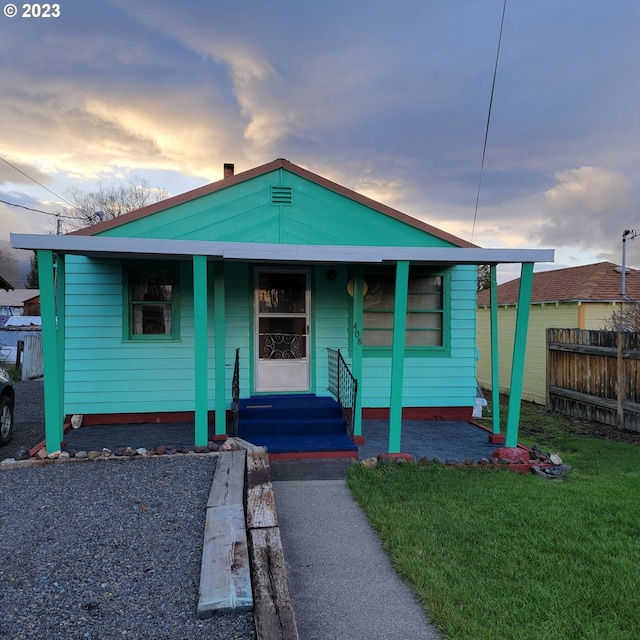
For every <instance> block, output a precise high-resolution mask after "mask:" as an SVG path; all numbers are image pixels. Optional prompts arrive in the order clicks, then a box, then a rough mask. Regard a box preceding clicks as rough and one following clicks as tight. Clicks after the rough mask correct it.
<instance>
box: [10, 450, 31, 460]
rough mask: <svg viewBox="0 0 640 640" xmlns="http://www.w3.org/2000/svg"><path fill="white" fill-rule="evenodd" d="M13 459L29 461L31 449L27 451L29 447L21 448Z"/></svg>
mask: <svg viewBox="0 0 640 640" xmlns="http://www.w3.org/2000/svg"><path fill="white" fill-rule="evenodd" d="M13 457H14V459H15V460H28V459H29V449H27V447H20V448H19V449H18V450H17V451H16V453H15V455H14V456H13Z"/></svg>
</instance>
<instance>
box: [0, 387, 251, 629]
mask: <svg viewBox="0 0 640 640" xmlns="http://www.w3.org/2000/svg"><path fill="white" fill-rule="evenodd" d="M16 390H17V393H18V399H17V402H16V422H17V424H16V436H15V437H14V441H12V442H11V443H10V445H9V447H14V446H15V448H16V449H17V448H18V446H20V445H25V446H33V445H34V444H36V443H37V442H39V441H40V440H41V439H42V436H43V426H42V423H43V420H42V413H41V411H42V409H41V408H40V409H39V410H38V409H37V408H36V406H35V405H36V404H37V402H36V399H39V401H40V404H41V400H42V383H41V382H38V381H35V382H31V381H30V382H21V383H18V385H17V389H16ZM38 392H39V396H38V395H37V394H38ZM38 411H40V414H39V415H38ZM6 448H7V447H5V448H4V449H6ZM0 451H2V454H3V456H2V457H12V455H11V454H10V453H9V454H8V455H6V454H5V451H4V450H0ZM215 464H216V456H214V455H209V456H196V455H190V456H186V455H174V456H154V457H152V458H138V459H136V458H134V459H114V460H108V461H67V462H48V463H35V464H33V463H32V464H29V465H27V466H19V467H13V466H11V467H9V468H2V469H0V544H1V545H2V547H1V549H2V562H0V611H2V615H1V616H0V637H1V638H7V639H12V640H19V639H20V640H21V639H23V638H24V639H29V640H31V639H34V638H37V639H39V638H43V639H44V638H46V639H47V640H57V639H62V638H64V639H65V640H67V639H69V640H74V639H76V638H78V639H80V638H82V639H85V638H90V639H100V640H111V639H114V640H115V639H116V638H118V639H119V640H122V638H153V639H154V640H169V639H176V640H177V639H179V640H183V639H184V638H193V639H196V640H197V639H200V638H207V639H220V640H223V639H224V640H249V639H252V638H254V637H255V634H254V625H253V615H252V614H251V613H248V614H237V615H225V616H219V617H216V618H210V619H207V620H198V619H197V618H196V616H195V612H196V607H197V602H198V587H199V581H200V561H201V554H202V540H203V533H204V518H205V508H206V502H207V497H208V493H209V489H210V487H211V482H212V479H213V472H214V469H215Z"/></svg>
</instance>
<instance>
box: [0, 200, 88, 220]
mask: <svg viewBox="0 0 640 640" xmlns="http://www.w3.org/2000/svg"><path fill="white" fill-rule="evenodd" d="M0 202H2V204H8V205H9V206H10V207H19V208H20V209H26V210H27V211H35V212H37V213H44V214H46V215H48V216H56V218H68V219H69V220H75V219H76V218H74V216H65V215H63V214H61V213H52V212H51V211H43V210H42V209H32V208H31V207H25V206H24V205H21V204H15V203H14V202H7V201H6V200H0Z"/></svg>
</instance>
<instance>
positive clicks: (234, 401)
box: [229, 348, 240, 437]
mask: <svg viewBox="0 0 640 640" xmlns="http://www.w3.org/2000/svg"><path fill="white" fill-rule="evenodd" d="M239 406H240V348H237V349H236V363H235V365H234V366H233V378H232V379H231V419H232V422H231V433H230V434H229V435H230V436H232V437H236V436H237V435H238V414H239V411H240V409H239Z"/></svg>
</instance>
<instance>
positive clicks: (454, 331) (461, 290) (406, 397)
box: [361, 266, 477, 408]
mask: <svg viewBox="0 0 640 640" xmlns="http://www.w3.org/2000/svg"><path fill="white" fill-rule="evenodd" d="M476 283H477V279H476V268H475V267H473V266H457V267H454V268H453V269H452V271H451V334H450V335H451V338H450V339H451V354H450V356H446V357H424V358H421V357H407V358H405V362H404V384H403V406H405V407H469V406H473V404H474V402H475V391H476V381H475V368H476V356H477V350H476V343H475V332H476V286H477V284H476ZM362 377H363V380H362V386H361V388H362V394H363V395H362V406H363V407H375V408H379V407H388V406H389V394H390V380H391V358H390V357H370V356H366V355H365V357H364V359H363V376H362Z"/></svg>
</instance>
